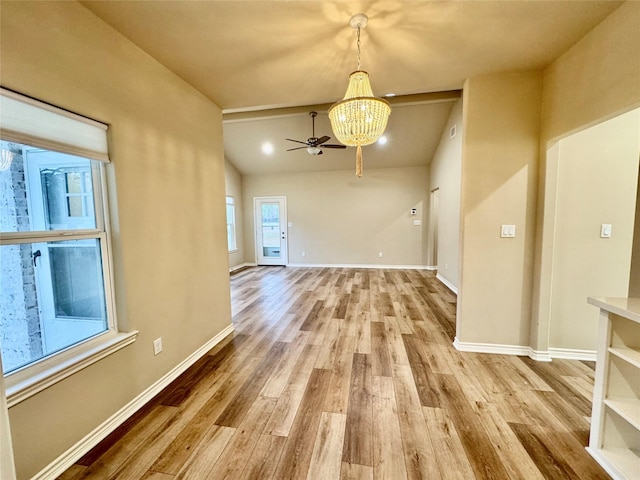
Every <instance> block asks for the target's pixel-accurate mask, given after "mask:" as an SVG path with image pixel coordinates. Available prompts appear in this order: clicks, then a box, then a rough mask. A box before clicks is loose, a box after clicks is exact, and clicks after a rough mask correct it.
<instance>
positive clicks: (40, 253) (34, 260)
mask: <svg viewBox="0 0 640 480" xmlns="http://www.w3.org/2000/svg"><path fill="white" fill-rule="evenodd" d="M31 256H32V257H33V266H34V267H37V266H38V263H37V260H38V257H41V256H42V252H41V251H40V250H36V251H35V252H33V253H32V254H31Z"/></svg>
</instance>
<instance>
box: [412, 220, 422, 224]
mask: <svg viewBox="0 0 640 480" xmlns="http://www.w3.org/2000/svg"><path fill="white" fill-rule="evenodd" d="M413 224H414V225H422V222H421V221H420V220H414V221H413Z"/></svg>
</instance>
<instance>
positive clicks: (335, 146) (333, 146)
mask: <svg viewBox="0 0 640 480" xmlns="http://www.w3.org/2000/svg"><path fill="white" fill-rule="evenodd" d="M321 148H347V146H346V145H333V144H331V143H327V144H326V145H322V147H321Z"/></svg>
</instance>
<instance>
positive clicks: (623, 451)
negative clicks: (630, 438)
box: [599, 447, 640, 480]
mask: <svg viewBox="0 0 640 480" xmlns="http://www.w3.org/2000/svg"><path fill="white" fill-rule="evenodd" d="M599 453H600V454H601V455H602V456H603V457H604V458H605V459H606V461H607V462H609V463H610V464H611V466H613V468H615V469H616V470H618V475H614V474H612V472H610V471H608V472H607V473H609V475H611V476H612V477H613V478H627V479H629V480H634V479H636V478H640V477H638V475H640V452H638V451H635V452H634V451H633V450H630V449H628V448H621V447H617V448H616V447H610V448H604V449H602V450H600V452H599ZM610 468H611V467H610ZM605 470H607V469H606V468H605Z"/></svg>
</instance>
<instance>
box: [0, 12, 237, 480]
mask: <svg viewBox="0 0 640 480" xmlns="http://www.w3.org/2000/svg"><path fill="white" fill-rule="evenodd" d="M0 20H1V22H2V23H1V25H0V27H1V28H0V32H1V52H0V54H1V58H2V85H3V86H4V87H7V88H10V89H13V90H16V91H18V92H21V93H24V94H26V95H29V96H33V97H35V98H38V99H41V100H43V101H45V102H50V103H52V104H54V105H58V106H61V107H63V108H66V109H69V110H71V111H74V112H77V113H79V114H82V115H86V116H88V117H92V118H95V119H97V120H100V121H102V122H105V123H107V124H109V125H110V126H111V127H110V137H109V140H110V151H111V156H112V160H113V163H112V164H111V165H109V167H108V171H109V177H110V178H109V182H110V195H111V201H112V205H113V207H114V208H113V212H112V214H113V217H114V218H113V220H114V222H113V224H114V225H113V247H114V261H115V283H116V289H117V310H118V317H119V321H120V323H121V325H123V326H124V329H125V330H134V329H137V330H139V332H140V334H139V337H138V340H137V341H136V342H135V343H134V344H133V345H131V346H128V347H126V348H124V349H122V350H120V351H118V352H117V353H115V354H113V355H110V356H109V357H107V358H105V359H104V360H101V361H99V362H97V363H96V364H94V365H92V366H90V367H88V368H85V369H84V370H82V371H80V372H78V373H76V374H74V375H72V376H71V377H69V378H67V379H65V380H63V381H61V382H59V383H57V384H56V385H54V386H52V387H50V388H47V389H46V390H44V391H42V392H41V393H39V394H37V395H35V396H33V397H31V398H29V399H27V400H25V401H23V402H22V403H20V404H18V405H16V406H14V407H12V408H11V409H10V410H9V416H10V421H11V429H12V435H13V446H14V450H15V458H16V467H17V471H18V476H19V478H30V477H31V476H32V475H34V474H35V473H37V472H38V471H40V470H41V469H42V468H44V467H45V466H46V465H48V464H49V463H50V462H52V461H53V460H54V459H55V458H56V457H58V456H59V455H60V454H62V453H63V452H65V451H66V450H67V449H69V448H70V447H71V446H73V445H75V444H76V443H77V442H78V441H80V440H81V439H82V438H83V437H84V436H85V435H87V434H88V433H89V432H91V431H92V430H93V429H94V428H96V427H97V426H98V425H100V424H101V423H102V422H104V421H105V420H106V419H108V418H109V417H110V416H111V415H113V414H114V413H115V412H117V411H118V410H119V409H120V408H122V407H123V406H124V405H125V404H127V402H129V401H131V400H132V399H133V398H135V397H136V396H137V395H139V394H140V393H141V392H143V391H144V390H145V389H147V388H148V387H149V386H150V385H152V384H153V383H154V382H156V381H157V380H158V379H159V378H161V377H162V376H163V375H165V374H166V373H167V372H168V371H170V370H171V369H173V368H174V367H175V366H176V365H178V364H179V363H180V362H182V361H183V360H184V359H185V358H186V357H187V356H189V355H190V354H192V353H193V352H194V351H195V350H196V349H198V348H199V347H200V346H202V345H204V344H205V343H206V342H207V341H208V340H210V339H211V338H212V337H214V336H215V335H216V334H217V333H218V332H220V331H221V330H222V329H223V328H224V327H226V326H228V325H229V324H230V315H231V314H230V301H229V275H228V271H227V266H228V258H227V251H226V234H225V212H224V189H225V188H224V160H223V150H222V115H221V112H220V110H219V109H218V108H217V107H216V106H215V105H214V104H212V103H211V102H209V101H208V100H206V99H205V98H204V97H202V96H201V95H200V94H199V93H198V92H196V91H195V90H194V89H193V88H191V87H190V86H188V85H187V84H185V83H184V82H183V81H182V80H181V79H179V78H178V77H176V76H175V75H173V74H172V73H170V72H169V71H167V70H166V69H165V68H164V67H162V66H161V65H160V64H158V63H157V62H156V61H154V60H152V59H151V58H150V57H149V56H148V55H146V54H145V53H143V52H142V51H141V50H140V49H138V48H137V47H135V46H133V44H131V43H130V42H129V41H128V40H126V39H125V38H124V37H122V36H121V35H119V34H117V33H116V32H115V31H113V30H112V29H111V28H109V27H107V26H106V25H105V24H104V23H103V22H102V21H101V20H99V19H98V18H97V17H95V16H94V15H92V14H91V13H90V12H89V11H88V10H86V9H85V8H84V7H82V6H81V5H80V4H78V3H76V2H33V3H32V2H2V16H1V19H0ZM116 206H117V208H115V207H116ZM160 336H161V337H163V344H164V351H163V352H162V353H161V354H160V355H158V356H156V357H154V356H153V348H152V342H153V340H154V339H155V338H157V337H160Z"/></svg>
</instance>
